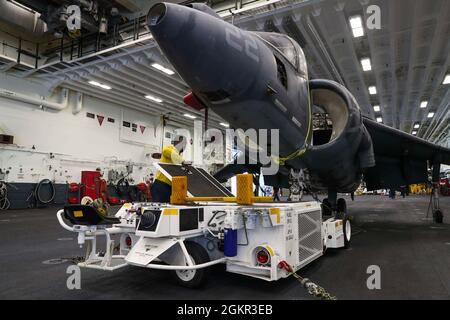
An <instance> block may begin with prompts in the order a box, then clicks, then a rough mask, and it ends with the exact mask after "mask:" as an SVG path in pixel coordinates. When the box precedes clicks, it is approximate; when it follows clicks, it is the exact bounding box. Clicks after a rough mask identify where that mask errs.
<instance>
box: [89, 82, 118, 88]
mask: <svg viewBox="0 0 450 320" xmlns="http://www.w3.org/2000/svg"><path fill="white" fill-rule="evenodd" d="M89 84H91V85H93V86H96V87H99V88H102V89H105V90H111V89H112V88H111V87H110V86H107V85H106V84H103V83H100V82H97V81H94V80H91V81H89Z"/></svg>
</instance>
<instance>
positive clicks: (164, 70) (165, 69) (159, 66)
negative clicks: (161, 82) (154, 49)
mask: <svg viewBox="0 0 450 320" xmlns="http://www.w3.org/2000/svg"><path fill="white" fill-rule="evenodd" d="M152 67H153V68H155V69H156V70H159V71H162V72H164V73H165V74H168V75H170V76H171V75H173V74H175V72H173V71H172V70H170V69H168V68H166V67H164V66H162V65H160V64H159V63H152Z"/></svg>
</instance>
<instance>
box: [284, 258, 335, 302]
mask: <svg viewBox="0 0 450 320" xmlns="http://www.w3.org/2000/svg"><path fill="white" fill-rule="evenodd" d="M278 266H279V267H280V268H283V269H284V270H286V271H287V272H288V273H289V275H292V276H293V277H294V278H295V279H297V280H298V281H299V282H300V283H301V284H302V286H303V287H304V288H306V290H307V291H308V293H309V294H310V295H312V296H314V297H316V298H319V299H322V300H337V298H336V297H335V296H333V295H331V294H330V293H329V292H327V291H326V290H325V289H324V288H322V287H321V286H319V285H317V284H315V283H314V282H312V281H311V280H309V279H308V278H303V277H301V276H300V275H298V274H297V273H296V272H295V271H294V270H293V269H292V267H291V266H290V265H289V264H288V263H287V262H286V261H281V262H280V263H279V264H278Z"/></svg>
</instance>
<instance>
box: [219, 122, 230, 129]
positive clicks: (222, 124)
mask: <svg viewBox="0 0 450 320" xmlns="http://www.w3.org/2000/svg"><path fill="white" fill-rule="evenodd" d="M219 124H220V125H221V126H222V127H225V128H229V127H230V125H229V124H228V123H225V122H221V123H219Z"/></svg>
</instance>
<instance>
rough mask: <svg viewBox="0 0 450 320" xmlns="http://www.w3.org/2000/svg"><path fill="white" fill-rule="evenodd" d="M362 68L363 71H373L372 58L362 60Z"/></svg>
mask: <svg viewBox="0 0 450 320" xmlns="http://www.w3.org/2000/svg"><path fill="white" fill-rule="evenodd" d="M361 66H362V68H363V71H370V70H372V63H371V62H370V58H364V59H361Z"/></svg>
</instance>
